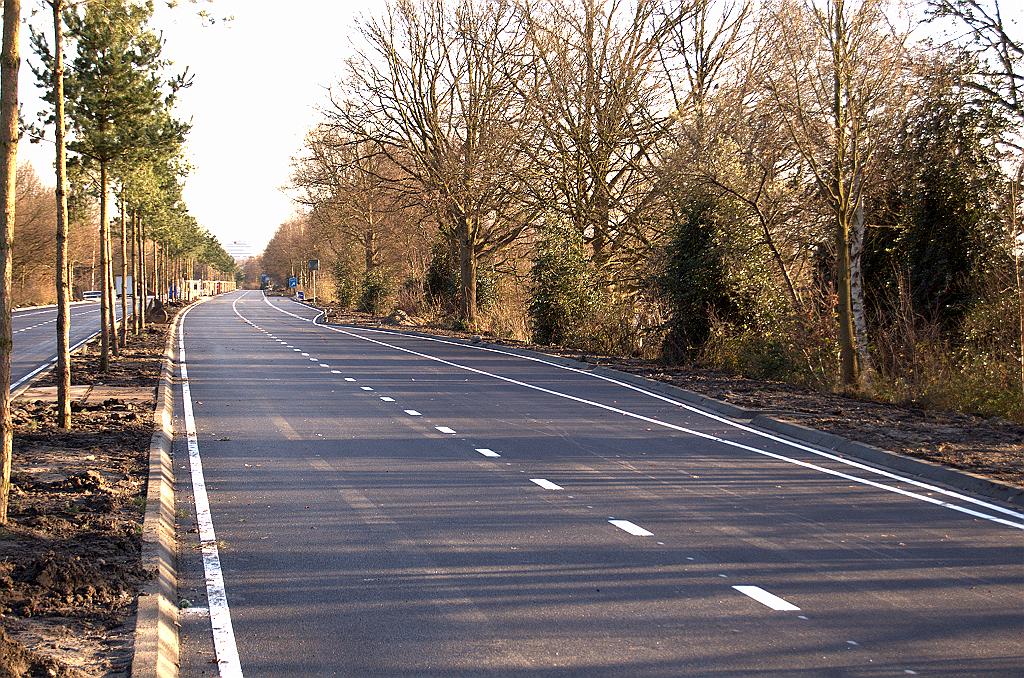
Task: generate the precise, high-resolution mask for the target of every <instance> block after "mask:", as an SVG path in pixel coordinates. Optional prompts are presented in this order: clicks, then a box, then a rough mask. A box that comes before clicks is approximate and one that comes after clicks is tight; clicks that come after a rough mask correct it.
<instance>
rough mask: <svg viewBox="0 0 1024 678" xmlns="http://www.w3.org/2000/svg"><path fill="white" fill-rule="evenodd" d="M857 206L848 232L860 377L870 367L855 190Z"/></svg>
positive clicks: (860, 204) (860, 206) (860, 207)
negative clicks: (851, 227) (851, 228)
mask: <svg viewBox="0 0 1024 678" xmlns="http://www.w3.org/2000/svg"><path fill="white" fill-rule="evenodd" d="M857 193H858V197H857V206H856V207H855V208H854V212H853V230H852V232H851V233H850V308H851V311H852V312H853V329H854V339H855V341H856V344H857V360H858V362H859V367H860V379H861V380H862V381H863V380H864V379H865V375H866V374H867V372H869V371H870V369H871V354H870V353H869V352H868V317H867V311H866V310H865V307H864V272H863V269H862V267H861V259H862V256H861V255H862V254H863V253H864V237H865V234H866V228H867V226H866V224H865V223H864V199H863V198H862V197H861V196H860V195H859V194H860V191H859V190H858V191H857Z"/></svg>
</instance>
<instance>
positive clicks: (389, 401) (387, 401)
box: [380, 396, 395, 403]
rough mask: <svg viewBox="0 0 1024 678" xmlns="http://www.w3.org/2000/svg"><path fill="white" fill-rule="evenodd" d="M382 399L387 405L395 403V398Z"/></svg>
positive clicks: (383, 397) (382, 397) (384, 397)
mask: <svg viewBox="0 0 1024 678" xmlns="http://www.w3.org/2000/svg"><path fill="white" fill-rule="evenodd" d="M380 399H381V400H383V401H384V402H386V403H393V402H395V399H394V398H389V397H387V396H381V397H380Z"/></svg>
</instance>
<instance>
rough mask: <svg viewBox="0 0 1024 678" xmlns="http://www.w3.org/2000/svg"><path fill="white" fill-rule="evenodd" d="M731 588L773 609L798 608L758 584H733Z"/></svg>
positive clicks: (789, 610)
mask: <svg viewBox="0 0 1024 678" xmlns="http://www.w3.org/2000/svg"><path fill="white" fill-rule="evenodd" d="M733 588H734V589H736V590H737V591H739V592H740V593H742V594H743V595H745V596H749V597H751V598H753V599H754V600H756V601H757V602H759V603H761V604H762V605H764V606H765V607H770V608H771V609H773V610H779V611H780V612H794V611H798V610H799V609H800V608H799V607H797V606H796V605H794V604H793V603H790V602H789V601H787V600H783V599H782V598H779V597H778V596H777V595H775V594H774V593H769V592H768V591H765V590H764V589H763V588H761V587H760V586H733Z"/></svg>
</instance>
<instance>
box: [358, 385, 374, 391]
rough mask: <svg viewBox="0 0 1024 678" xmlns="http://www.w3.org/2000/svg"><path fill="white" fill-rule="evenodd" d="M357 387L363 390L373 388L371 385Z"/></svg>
mask: <svg viewBox="0 0 1024 678" xmlns="http://www.w3.org/2000/svg"><path fill="white" fill-rule="evenodd" d="M359 388H361V389H362V390H364V391H372V390H373V387H371V386H360V387H359Z"/></svg>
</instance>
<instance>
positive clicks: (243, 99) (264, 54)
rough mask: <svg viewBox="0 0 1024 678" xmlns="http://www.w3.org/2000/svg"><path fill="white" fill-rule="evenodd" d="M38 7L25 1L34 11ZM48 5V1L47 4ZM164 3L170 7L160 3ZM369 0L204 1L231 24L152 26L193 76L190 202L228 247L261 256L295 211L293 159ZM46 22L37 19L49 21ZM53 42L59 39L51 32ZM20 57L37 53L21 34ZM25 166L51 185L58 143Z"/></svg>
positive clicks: (35, 152)
mask: <svg viewBox="0 0 1024 678" xmlns="http://www.w3.org/2000/svg"><path fill="white" fill-rule="evenodd" d="M35 4H36V3H35V2H33V1H31V0H30V2H25V3H24V4H23V6H24V7H25V8H26V11H27V8H29V7H30V6H34V5H35ZM39 4H42V3H39ZM158 4H159V5H161V6H162V5H163V4H164V3H162V2H158ZM382 4H383V3H382V1H381V0H361V1H360V2H359V3H358V4H357V5H353V4H349V3H346V2H344V1H342V2H339V1H338V0H296V1H294V2H290V3H278V2H254V1H253V0H215V2H212V3H205V2H204V3H201V4H200V5H198V6H199V7H204V8H208V9H209V10H210V11H211V12H212V13H214V14H216V15H217V16H234V17H235V18H234V20H233V21H230V22H228V23H219V22H218V23H216V24H215V25H213V26H203V25H202V22H201V20H200V19H199V18H198V17H197V16H196V15H195V12H196V7H197V6H196V5H189V4H188V3H187V2H181V3H180V5H179V7H178V8H176V9H174V10H169V9H164V8H161V9H160V10H159V11H158V12H157V16H156V17H155V19H154V21H153V25H154V26H155V27H156V28H157V29H162V30H163V31H164V37H165V38H166V41H167V45H166V49H165V54H166V55H167V56H168V57H169V58H170V59H172V60H173V61H174V62H175V64H176V67H177V69H178V70H180V69H182V68H184V67H185V66H188V67H189V69H190V71H191V72H192V73H193V74H194V75H195V81H194V84H193V86H192V87H191V88H189V89H188V90H185V91H184V92H183V93H182V95H181V98H180V103H179V104H178V107H177V110H178V114H179V116H180V117H183V118H185V119H189V118H191V119H192V123H193V128H192V132H191V134H190V135H189V137H188V141H187V148H188V152H189V160H190V162H191V163H192V164H193V172H192V174H191V176H190V177H189V178H188V181H187V188H186V193H185V197H186V200H187V202H188V205H189V208H190V209H191V211H192V214H193V215H195V217H196V218H197V219H198V220H199V223H201V224H202V225H203V226H205V227H206V228H207V229H209V230H210V231H211V232H212V233H213V234H214V235H216V236H217V237H218V238H219V239H220V241H221V243H224V244H227V243H229V242H232V241H235V240H242V241H246V242H248V243H250V244H251V245H252V246H253V248H254V249H255V251H256V252H260V251H262V249H263V246H264V245H265V244H266V243H267V241H268V240H269V239H270V237H271V236H272V235H273V234H274V230H275V229H276V228H277V226H278V225H279V224H280V223H281V222H282V221H285V220H286V219H288V218H289V217H290V216H291V215H292V214H293V211H294V204H293V203H292V201H291V199H290V198H289V197H288V196H287V195H285V193H284V192H283V191H282V188H284V187H285V186H286V185H287V184H288V178H289V171H290V160H291V158H292V156H294V155H295V154H296V153H297V152H298V151H299V150H300V148H301V145H302V139H303V137H304V135H305V133H306V130H308V129H309V128H310V127H312V126H313V125H314V124H315V123H316V121H317V119H318V115H317V106H319V105H322V104H323V103H324V102H325V100H326V91H325V88H326V87H327V86H329V85H331V84H333V83H334V82H335V81H336V80H337V78H338V76H339V75H340V74H341V72H342V61H343V59H344V58H345V57H346V56H347V55H348V54H349V50H350V46H349V38H348V36H349V35H351V33H352V28H353V26H354V24H355V18H356V17H357V16H358V15H360V14H362V13H363V12H366V11H370V10H372V9H373V8H375V7H377V6H379V5H382ZM48 19H49V16H48V15H45V16H44V15H40V16H38V17H35V18H34V19H32V21H33V23H37V22H39V21H40V20H43V21H45V20H48ZM47 35H52V31H51V30H49V29H48V30H47ZM23 36H24V39H25V44H24V46H23V48H22V55H23V57H26V58H34V55H31V54H30V53H29V51H28V50H29V48H28V31H27V30H23ZM21 90H22V101H23V106H24V110H25V117H26V118H29V119H34V115H35V111H36V110H38V108H39V106H40V103H39V91H38V90H37V89H36V87H35V78H34V77H33V76H32V74H31V72H30V71H28V69H27V68H25V69H23V71H22V74H21ZM48 136H49V135H48ZM20 150H21V159H25V160H29V161H31V162H32V164H33V165H34V166H35V168H36V170H37V171H38V172H39V174H40V176H42V177H44V179H45V180H47V181H50V182H52V181H53V179H52V176H53V169H52V168H53V156H52V154H53V146H52V145H49V144H46V145H37V144H31V145H30V144H22V147H21V149H20Z"/></svg>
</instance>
